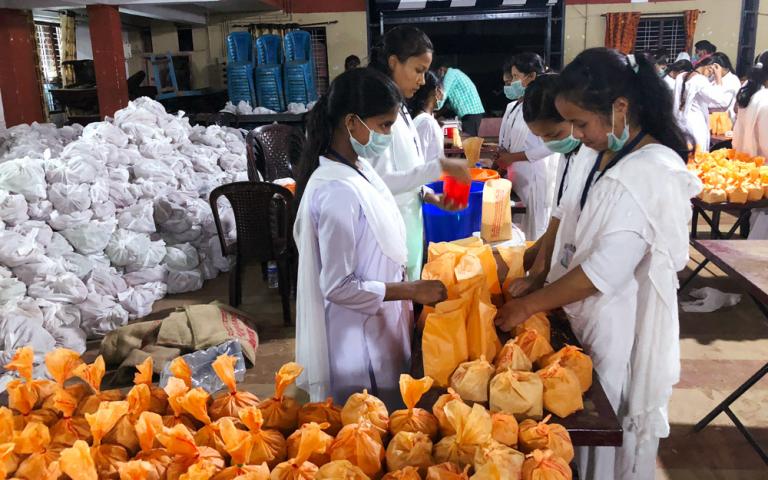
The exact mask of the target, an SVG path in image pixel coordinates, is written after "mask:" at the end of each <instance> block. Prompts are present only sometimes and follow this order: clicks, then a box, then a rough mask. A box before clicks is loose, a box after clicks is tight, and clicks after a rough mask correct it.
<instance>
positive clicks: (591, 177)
mask: <svg viewBox="0 0 768 480" xmlns="http://www.w3.org/2000/svg"><path fill="white" fill-rule="evenodd" d="M643 138H645V132H643V131H641V132H640V133H638V134H637V136H636V137H635V138H634V139H633V140H632V141H631V142H629V143H628V144H626V145H624V147H623V148H622V149H621V150H619V151H618V152H617V153H616V156H615V157H613V158H612V159H611V161H610V162H609V163H608V165H606V166H605V169H604V170H603V171H602V172H600V174H599V175H598V176H597V178H596V179H595V174H596V173H597V169H598V168H600V163H601V162H602V161H603V154H604V153H605V152H604V151H603V152H600V153H599V154H598V155H597V160H595V165H594V166H593V167H592V170H591V171H590V172H589V176H588V177H587V183H586V184H585V185H584V190H582V191H581V210H582V211H583V210H584V205H586V203H587V197H588V196H589V190H590V189H591V188H592V184H593V183H597V182H598V181H599V180H600V179H601V178H603V175H604V174H605V172H607V171H608V170H610V169H611V168H613V167H615V166H616V164H617V163H619V161H620V160H622V159H623V158H624V157H626V156H627V155H629V154H630V153H631V152H632V150H634V149H635V147H637V145H638V144H639V143H640V142H641V141H642V140H643ZM593 180H594V182H593Z"/></svg>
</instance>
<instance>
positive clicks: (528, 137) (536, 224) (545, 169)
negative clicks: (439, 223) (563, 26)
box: [494, 52, 557, 241]
mask: <svg viewBox="0 0 768 480" xmlns="http://www.w3.org/2000/svg"><path fill="white" fill-rule="evenodd" d="M546 71H547V69H546V67H545V65H544V60H542V58H541V57H540V56H539V55H538V54H535V53H532V52H526V53H521V54H518V55H515V56H514V57H513V59H512V61H511V63H510V76H511V77H512V83H511V84H510V85H505V86H504V93H505V95H506V96H507V98H510V99H513V101H511V102H510V103H509V105H507V109H506V111H505V112H504V117H503V118H502V120H501V129H500V131H499V151H498V152H497V153H496V154H495V156H494V161H495V162H496V164H497V165H498V166H499V167H501V168H505V169H507V178H509V180H510V181H511V182H512V186H513V189H514V191H515V192H516V193H517V194H518V195H519V196H520V199H521V200H522V201H523V203H524V204H525V207H526V209H527V212H526V213H525V215H523V216H521V217H517V218H516V219H515V221H516V223H521V224H522V230H523V232H524V233H525V238H526V239H527V240H530V241H535V240H537V239H538V238H539V237H541V236H542V235H543V234H544V232H545V231H546V229H547V223H548V222H549V217H550V213H551V209H552V192H553V190H554V184H555V175H556V171H557V155H555V154H553V153H552V151H550V150H549V149H548V148H547V147H546V146H545V145H544V142H543V141H542V140H541V138H539V137H537V136H536V135H534V134H533V133H532V132H531V130H530V129H529V128H528V125H526V123H525V119H524V118H523V110H524V107H523V105H524V99H523V95H524V94H525V89H526V87H528V85H530V83H531V82H533V81H534V80H536V78H537V77H538V76H540V75H542V74H544V73H545V72H546ZM520 220H522V221H520Z"/></svg>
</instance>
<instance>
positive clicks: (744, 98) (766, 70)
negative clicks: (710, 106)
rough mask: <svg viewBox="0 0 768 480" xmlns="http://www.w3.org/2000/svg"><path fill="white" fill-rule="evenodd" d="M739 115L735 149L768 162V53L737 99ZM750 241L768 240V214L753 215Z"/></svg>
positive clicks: (762, 56) (735, 128)
mask: <svg viewBox="0 0 768 480" xmlns="http://www.w3.org/2000/svg"><path fill="white" fill-rule="evenodd" d="M737 102H738V115H737V117H736V125H735V126H734V128H733V148H734V149H735V150H736V151H738V152H744V153H748V154H749V155H752V156H758V155H760V156H763V157H765V158H768V51H765V52H763V53H762V54H761V55H760V56H759V57H758V58H757V62H756V63H755V66H754V67H752V69H751V70H750V71H749V75H748V76H747V83H745V84H744V87H743V88H742V89H741V90H739V94H738V96H737ZM750 223H751V226H750V231H749V238H750V240H758V239H760V240H765V239H768V210H766V209H760V210H755V211H753V212H752V218H751V219H750Z"/></svg>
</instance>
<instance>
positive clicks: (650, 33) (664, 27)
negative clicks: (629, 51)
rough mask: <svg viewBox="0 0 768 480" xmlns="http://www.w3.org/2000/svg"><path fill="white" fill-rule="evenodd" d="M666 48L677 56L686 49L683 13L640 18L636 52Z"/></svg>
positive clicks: (673, 56)
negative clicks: (671, 15)
mask: <svg viewBox="0 0 768 480" xmlns="http://www.w3.org/2000/svg"><path fill="white" fill-rule="evenodd" d="M659 49H664V50H666V51H667V53H668V54H669V55H670V56H671V57H672V58H675V57H676V56H677V54H678V53H680V52H684V51H685V22H684V20H683V16H682V15H678V16H674V17H647V18H643V17H641V18H640V24H639V25H638V26H637V37H636V39H635V53H643V52H654V51H656V50H659Z"/></svg>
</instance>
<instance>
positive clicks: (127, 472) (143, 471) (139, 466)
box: [117, 460, 160, 480]
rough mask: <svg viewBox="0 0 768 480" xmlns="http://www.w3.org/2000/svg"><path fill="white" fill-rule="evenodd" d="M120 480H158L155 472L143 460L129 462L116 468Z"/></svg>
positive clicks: (149, 464)
mask: <svg viewBox="0 0 768 480" xmlns="http://www.w3.org/2000/svg"><path fill="white" fill-rule="evenodd" d="M117 471H118V473H119V474H120V480H160V477H159V476H158V474H157V470H155V468H154V467H153V466H152V464H151V463H149V462H146V461H144V460H131V461H129V462H125V463H121V464H120V465H118V467H117Z"/></svg>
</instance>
